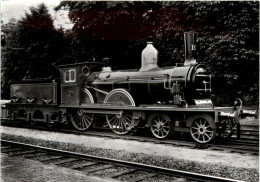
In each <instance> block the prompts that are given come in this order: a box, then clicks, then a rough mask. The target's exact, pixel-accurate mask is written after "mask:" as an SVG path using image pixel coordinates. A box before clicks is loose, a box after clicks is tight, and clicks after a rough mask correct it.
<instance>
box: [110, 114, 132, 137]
mask: <svg viewBox="0 0 260 182" xmlns="http://www.w3.org/2000/svg"><path fill="white" fill-rule="evenodd" d="M132 118H133V116H132V115H131V114H126V113H124V112H123V111H121V112H120V114H117V115H106V119H107V123H108V126H109V127H110V128H111V129H112V131H113V132H114V133H116V134H119V135H125V134H127V133H129V131H128V130H127V128H128V127H129V126H130V125H131V121H132Z"/></svg>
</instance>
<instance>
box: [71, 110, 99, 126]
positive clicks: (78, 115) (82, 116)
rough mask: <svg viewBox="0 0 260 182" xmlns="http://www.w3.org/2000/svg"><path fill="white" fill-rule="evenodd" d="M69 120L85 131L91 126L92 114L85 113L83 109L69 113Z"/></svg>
mask: <svg viewBox="0 0 260 182" xmlns="http://www.w3.org/2000/svg"><path fill="white" fill-rule="evenodd" d="M69 117H70V121H71V123H72V124H73V126H74V127H75V128H76V129H77V130H80V131H85V130H87V129H88V128H90V127H91V126H92V123H93V120H94V114H91V113H85V112H84V110H83V109H78V110H77V111H76V112H73V113H71V114H69Z"/></svg>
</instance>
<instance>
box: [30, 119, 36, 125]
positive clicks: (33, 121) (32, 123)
mask: <svg viewBox="0 0 260 182" xmlns="http://www.w3.org/2000/svg"><path fill="white" fill-rule="evenodd" d="M36 123H37V121H35V120H30V121H29V124H30V125H32V126H34V125H35V124H36Z"/></svg>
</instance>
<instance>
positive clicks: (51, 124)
mask: <svg viewBox="0 0 260 182" xmlns="http://www.w3.org/2000/svg"><path fill="white" fill-rule="evenodd" d="M46 125H47V126H48V127H49V128H52V127H53V126H54V125H55V123H54V122H47V123H46Z"/></svg>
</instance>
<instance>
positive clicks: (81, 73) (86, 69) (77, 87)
mask: <svg viewBox="0 0 260 182" xmlns="http://www.w3.org/2000/svg"><path fill="white" fill-rule="evenodd" d="M56 68H58V69H59V71H60V79H61V105H62V106H68V105H70V106H72V105H73V106H75V105H81V104H84V103H87V104H89V103H94V101H93V98H92V97H91V94H89V93H88V92H87V91H85V89H84V82H85V80H86V79H87V78H88V76H89V75H90V73H91V72H93V71H96V70H99V69H100V63H98V62H84V63H76V64H67V65H59V66H57V67H56Z"/></svg>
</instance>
